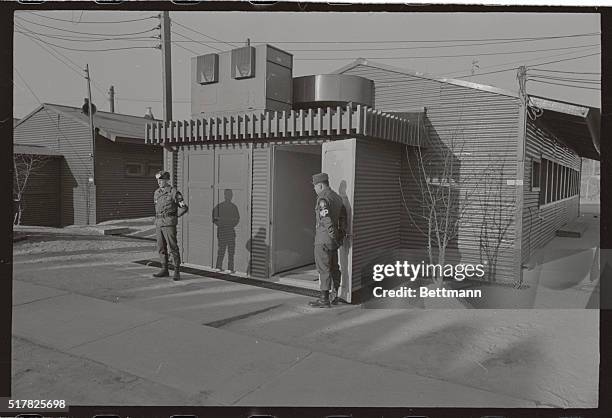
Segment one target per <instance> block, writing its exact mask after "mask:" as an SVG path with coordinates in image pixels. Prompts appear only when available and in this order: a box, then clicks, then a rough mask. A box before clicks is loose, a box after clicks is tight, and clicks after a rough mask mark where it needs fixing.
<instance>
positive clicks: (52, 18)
mask: <svg viewBox="0 0 612 418" xmlns="http://www.w3.org/2000/svg"><path fill="white" fill-rule="evenodd" d="M26 13H28V14H32V15H34V16H38V17H42V18H44V19H50V20H57V21H59V22H72V21H71V20H68V19H60V18H57V17H50V16H45V15H42V14H38V13H34V12H26ZM81 17H83V15H82V14H81ZM155 18H157V16H148V17H143V18H140V19H129V20H110V21H89V22H78V23H86V24H89V23H128V22H140V21H143V20H147V19H155Z"/></svg>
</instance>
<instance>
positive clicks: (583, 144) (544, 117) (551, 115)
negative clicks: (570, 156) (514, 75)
mask: <svg viewBox="0 0 612 418" xmlns="http://www.w3.org/2000/svg"><path fill="white" fill-rule="evenodd" d="M530 99H531V103H532V104H534V105H535V106H537V107H538V108H539V109H541V110H542V111H543V112H542V114H541V115H540V116H538V117H537V118H536V124H543V125H544V127H545V128H547V129H548V130H549V131H551V132H552V133H553V134H554V135H555V136H556V137H557V139H558V140H559V141H562V142H563V143H564V144H566V145H567V146H569V147H571V148H572V149H573V150H574V151H576V153H577V154H578V155H579V156H581V157H584V158H590V159H593V160H599V159H600V153H599V147H600V130H601V128H600V124H601V112H600V110H599V109H597V108H594V107H588V106H583V105H578V104H574V103H567V102H562V101H559V100H552V99H547V98H544V97H537V96H530Z"/></svg>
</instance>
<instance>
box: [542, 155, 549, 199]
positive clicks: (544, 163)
mask: <svg viewBox="0 0 612 418" xmlns="http://www.w3.org/2000/svg"><path fill="white" fill-rule="evenodd" d="M549 163H550V161H548V160H542V162H541V163H540V164H541V171H540V172H541V173H542V174H541V176H540V205H544V204H545V203H546V193H547V192H548V190H549V188H550V186H549V185H548V179H549V175H548V165H549Z"/></svg>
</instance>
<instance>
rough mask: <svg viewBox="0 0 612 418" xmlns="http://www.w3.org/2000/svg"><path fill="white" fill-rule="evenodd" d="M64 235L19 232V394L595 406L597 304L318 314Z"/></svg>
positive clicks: (120, 248)
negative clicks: (166, 274)
mask: <svg viewBox="0 0 612 418" xmlns="http://www.w3.org/2000/svg"><path fill="white" fill-rule="evenodd" d="M71 233H72V235H66V234H65V231H64V233H49V232H48V231H40V232H36V231H35V230H30V231H28V235H29V237H28V239H27V240H24V241H19V242H16V243H15V249H14V282H13V283H14V284H13V286H14V292H13V305H14V309H13V333H14V339H13V395H14V396H18V397H24V396H27V397H30V398H31V397H32V396H36V397H43V396H46V397H47V398H48V397H50V396H52V395H53V396H54V397H60V398H65V399H66V400H67V401H68V402H69V403H70V404H72V405H88V404H89V405H91V404H100V405H104V404H115V405H122V404H125V405H129V404H133V405H136V404H138V405H164V404H165V405H296V406H300V405H302V406H304V405H312V404H313V403H314V404H318V405H338V406H376V405H379V406H383V405H384V406H408V405H410V406H424V407H425V406H443V405H446V406H500V407H512V406H525V407H531V406H545V407H546V406H558V407H574V408H587V407H593V406H596V405H597V391H598V366H599V350H598V346H599V331H598V326H599V324H598V323H599V321H598V311H597V310H585V309H538V310H509V309H499V310H475V309H461V310H420V309H413V310H406V309H401V310H392V309H362V308H360V307H358V306H346V305H344V306H340V307H337V308H334V309H330V310H320V309H319V310H316V309H310V308H307V307H306V306H305V305H306V302H307V300H308V298H306V297H304V296H301V295H297V294H293V293H288V292H282V291H278V290H270V289H263V288H258V287H252V286H248V285H245V284H240V283H232V282H228V281H223V280H219V279H212V278H207V277H201V276H195V275H189V274H184V275H183V277H184V280H183V281H181V282H176V283H175V282H172V281H170V280H167V279H154V278H152V277H151V273H153V272H155V269H153V268H152V267H147V266H143V265H140V264H136V263H134V261H135V260H142V259H146V258H149V257H150V256H151V255H152V254H153V253H154V244H153V243H152V242H149V241H146V240H142V239H132V238H125V237H103V236H91V235H87V234H79V233H77V232H75V231H71ZM554 244H555V245H559V242H558V241H555V242H554ZM574 244H575V242H573V243H572V245H574ZM553 248H554V247H553ZM558 260H559V259H558V258H552V259H551V260H550V261H551V262H557V261H558ZM550 266H552V265H549V266H548V267H550ZM542 270H544V271H551V269H547V268H543V269H542ZM552 270H554V268H553V269H552ZM585 277H586V276H585ZM584 279H585V278H577V279H576V281H577V282H578V283H582V281H583V280H584ZM569 290H573V291H574V293H576V292H582V293H581V295H582V296H581V297H580V298H576V297H573V298H572V301H573V302H575V301H577V300H580V301H582V300H583V299H584V295H583V294H584V293H585V292H586V291H585V290H584V289H582V288H580V289H578V290H576V289H574V288H571V289H569ZM557 291H559V289H557V290H555V292H557ZM566 291H567V289H566ZM587 296H588V295H587ZM551 297H552V296H551V294H550V293H548V294H543V295H542V296H540V299H541V300H551ZM542 298H543V299H542ZM587 299H588V298H587Z"/></svg>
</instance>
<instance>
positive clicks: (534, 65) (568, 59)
mask: <svg viewBox="0 0 612 418" xmlns="http://www.w3.org/2000/svg"><path fill="white" fill-rule="evenodd" d="M600 54H601V53H600V52H596V53H594V54H589V55H582V56H580V57H574V58H566V59H562V60H557V61H548V62H542V63H540V64H532V65H528V66H527V68H530V67H537V66H539V65H547V64H555V63H557V62H564V61H571V60H576V59H580V58H587V57H594V56H595V55H600Z"/></svg>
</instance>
